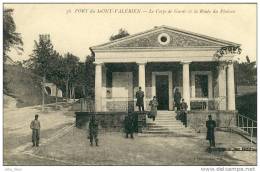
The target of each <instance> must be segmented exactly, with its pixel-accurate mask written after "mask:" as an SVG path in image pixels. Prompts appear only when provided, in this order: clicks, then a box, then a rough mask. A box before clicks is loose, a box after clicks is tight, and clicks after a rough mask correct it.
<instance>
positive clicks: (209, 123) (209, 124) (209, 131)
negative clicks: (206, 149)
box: [206, 115, 216, 147]
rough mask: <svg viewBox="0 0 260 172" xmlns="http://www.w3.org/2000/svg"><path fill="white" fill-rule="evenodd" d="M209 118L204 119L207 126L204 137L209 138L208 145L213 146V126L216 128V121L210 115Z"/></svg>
mask: <svg viewBox="0 0 260 172" xmlns="http://www.w3.org/2000/svg"><path fill="white" fill-rule="evenodd" d="M208 117H209V120H208V121H206V127H207V137H206V139H207V140H209V145H210V147H212V146H213V147H215V128H216V121H215V120H212V116H211V115H209V116H208Z"/></svg>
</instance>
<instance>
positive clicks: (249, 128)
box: [237, 113, 257, 144]
mask: <svg viewBox="0 0 260 172" xmlns="http://www.w3.org/2000/svg"><path fill="white" fill-rule="evenodd" d="M237 127H238V128H240V129H242V130H243V131H245V132H246V133H248V134H249V135H250V143H251V144H252V142H253V137H255V136H256V134H257V121H255V120H253V119H251V118H249V117H247V116H244V115H241V114H239V113H237Z"/></svg>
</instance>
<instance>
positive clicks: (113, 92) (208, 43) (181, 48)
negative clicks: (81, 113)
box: [90, 26, 240, 112]
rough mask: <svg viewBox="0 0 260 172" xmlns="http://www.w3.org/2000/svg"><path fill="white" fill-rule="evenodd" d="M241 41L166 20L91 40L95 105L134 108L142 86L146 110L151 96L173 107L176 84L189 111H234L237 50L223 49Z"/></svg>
mask: <svg viewBox="0 0 260 172" xmlns="http://www.w3.org/2000/svg"><path fill="white" fill-rule="evenodd" d="M239 46H240V45H239V44H236V43H233V42H229V41H225V40H220V39H217V38H212V37H209V36H205V35H201V34H197V33H193V32H188V31H184V30H181V29H176V28H172V27H168V26H160V27H154V28H153V29H151V30H148V31H144V32H141V33H137V34H133V35H130V36H127V37H124V38H121V39H117V40H115V41H111V42H108V43H105V44H102V45H98V46H93V47H91V48H90V49H91V51H92V52H93V53H94V54H95V65H96V69H95V109H96V111H97V112H108V111H129V110H131V111H133V110H137V107H136V106H135V103H136V97H135V93H136V91H137V90H138V87H139V86H140V87H142V90H143V91H144V92H145V109H146V110H149V101H150V100H151V99H152V97H153V96H156V97H157V99H158V103H159V106H158V110H164V111H172V110H174V109H173V108H174V99H173V96H174V92H175V90H176V89H177V88H178V89H179V90H180V92H181V95H182V97H183V98H184V99H185V101H186V102H187V103H188V106H189V110H190V111H192V110H194V111H214V110H220V111H235V90H234V88H235V87H234V68H233V63H232V59H233V58H234V56H235V53H233V51H224V52H223V50H227V49H229V48H231V49H232V47H236V48H239ZM236 48H235V49H234V51H235V50H236ZM239 49H240V48H239ZM232 50H233V49H232ZM218 53H220V54H221V57H220V56H217V54H218Z"/></svg>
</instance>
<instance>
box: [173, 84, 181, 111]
mask: <svg viewBox="0 0 260 172" xmlns="http://www.w3.org/2000/svg"><path fill="white" fill-rule="evenodd" d="M174 103H175V107H177V111H179V110H180V103H181V93H180V91H179V89H178V88H176V90H175V92H174Z"/></svg>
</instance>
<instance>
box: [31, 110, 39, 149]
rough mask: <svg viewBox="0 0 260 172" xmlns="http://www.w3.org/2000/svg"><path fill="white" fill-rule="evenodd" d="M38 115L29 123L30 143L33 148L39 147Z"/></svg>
mask: <svg viewBox="0 0 260 172" xmlns="http://www.w3.org/2000/svg"><path fill="white" fill-rule="evenodd" d="M38 116H39V115H38V114H36V115H35V117H34V120H33V121H32V122H31V125H30V128H31V129H32V143H33V146H39V141H40V128H41V124H40V121H39V120H38Z"/></svg>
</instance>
